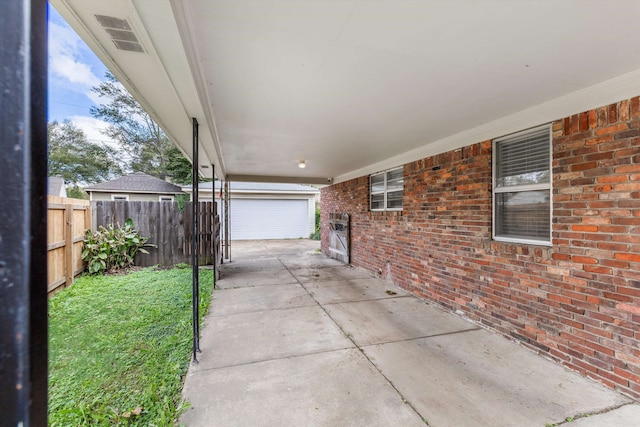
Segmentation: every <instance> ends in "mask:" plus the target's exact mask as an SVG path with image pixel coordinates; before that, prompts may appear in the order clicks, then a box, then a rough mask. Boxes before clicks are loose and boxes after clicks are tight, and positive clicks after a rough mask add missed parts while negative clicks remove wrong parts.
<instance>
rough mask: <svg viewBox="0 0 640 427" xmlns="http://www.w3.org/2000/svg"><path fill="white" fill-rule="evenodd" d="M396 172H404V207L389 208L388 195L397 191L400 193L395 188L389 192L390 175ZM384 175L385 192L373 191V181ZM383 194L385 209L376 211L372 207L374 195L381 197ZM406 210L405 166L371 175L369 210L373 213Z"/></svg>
mask: <svg viewBox="0 0 640 427" xmlns="http://www.w3.org/2000/svg"><path fill="white" fill-rule="evenodd" d="M395 171H401V172H402V200H401V201H402V206H400V207H398V208H389V207H387V206H388V198H387V195H388V193H394V192H396V191H400V190H398V189H397V188H394V189H392V190H389V186H388V181H389V180H388V175H389V173H391V172H395ZM379 175H382V176H383V177H384V180H383V190H380V191H375V192H374V191H373V185H372V180H373V177H374V176H379ZM380 194H383V203H384V208H382V209H374V208H373V207H372V204H373V203H372V202H373V196H374V195H380ZM403 209H404V166H399V167H395V168H391V169H387V170H384V171H381V172H376V173H374V174H371V175H369V210H370V211H371V212H387V211H389V212H401V211H402V210H403Z"/></svg>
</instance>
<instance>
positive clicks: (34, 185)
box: [0, 0, 48, 426]
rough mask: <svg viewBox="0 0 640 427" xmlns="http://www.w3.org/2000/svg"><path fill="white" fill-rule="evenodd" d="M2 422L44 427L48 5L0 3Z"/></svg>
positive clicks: (17, 0)
mask: <svg viewBox="0 0 640 427" xmlns="http://www.w3.org/2000/svg"><path fill="white" fill-rule="evenodd" d="M0 16H2V20H1V21H0V40H1V42H0V65H1V66H0V112H1V113H0V150H2V155H1V156H0V182H1V183H2V185H1V186H0V295H1V297H0V298H1V299H2V303H1V304H0V325H2V327H1V328H0V424H2V425H7V426H46V425H47V353H48V348H47V2H46V1H45V0H4V1H1V2H0Z"/></svg>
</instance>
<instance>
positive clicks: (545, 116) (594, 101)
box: [333, 70, 640, 183]
mask: <svg viewBox="0 0 640 427" xmlns="http://www.w3.org/2000/svg"><path fill="white" fill-rule="evenodd" d="M638 95H640V70H635V71H632V72H630V73H626V74H623V75H621V76H618V77H616V78H613V79H610V80H607V81H604V82H601V83H598V84H596V85H593V86H591V87H588V88H585V89H582V90H579V91H577V92H573V93H570V94H568V95H565V96H562V97H560V98H556V99H554V100H552V101H549V102H545V103H543V104H540V105H536V106H535V107H531V108H528V109H526V110H523V111H519V112H517V113H514V114H511V115H508V116H505V117H502V118H500V119H498V120H494V121H492V122H489V123H486V124H484V125H481V126H478V127H475V128H473V129H469V130H466V131H464V132H460V133H458V134H456V135H453V136H450V137H447V138H443V139H441V140H439V141H434V142H432V143H428V144H426V145H424V146H422V147H420V148H416V149H414V150H411V151H408V152H406V153H403V154H399V155H397V156H393V157H390V158H388V159H386V160H383V161H381V162H378V163H374V164H371V165H369V166H365V167H363V168H360V169H356V170H354V171H351V172H348V173H346V174H343V175H339V176H337V177H335V178H334V179H333V182H334V183H339V182H344V181H349V180H351V179H355V178H359V177H362V176H366V175H371V174H373V173H376V172H380V171H384V170H387V169H391V168H394V167H398V166H402V165H405V164H407V163H411V162H414V161H416V160H420V159H424V158H427V157H431V156H434V155H436V154H440V153H445V152H448V151H452V150H456V149H460V148H462V147H466V146H469V145H472V144H476V143H479V142H482V141H487V140H490V139H494V138H498V137H500V136H504V135H509V134H511V133H514V132H518V131H521V130H524V129H528V128H532V127H534V126H539V125H541V124H545V123H550V122H552V121H555V120H560V119H563V118H565V117H568V116H572V115H574V114H578V113H581V112H584V111H588V110H591V109H594V108H598V107H603V106H606V105H609V104H612V103H615V102H619V101H622V100H625V99H629V98H632V97H634V96H638Z"/></svg>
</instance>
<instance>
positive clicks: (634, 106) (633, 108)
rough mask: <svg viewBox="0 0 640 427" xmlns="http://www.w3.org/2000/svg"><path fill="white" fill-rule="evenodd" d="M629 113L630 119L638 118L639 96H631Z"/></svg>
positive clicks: (639, 111) (639, 113)
mask: <svg viewBox="0 0 640 427" xmlns="http://www.w3.org/2000/svg"><path fill="white" fill-rule="evenodd" d="M629 113H630V116H631V118H632V119H638V118H640V97H635V98H631V100H630V102H629Z"/></svg>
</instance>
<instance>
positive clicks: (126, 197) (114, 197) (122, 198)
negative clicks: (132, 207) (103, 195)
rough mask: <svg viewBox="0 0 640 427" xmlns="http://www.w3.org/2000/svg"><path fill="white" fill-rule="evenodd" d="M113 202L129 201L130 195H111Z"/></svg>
mask: <svg viewBox="0 0 640 427" xmlns="http://www.w3.org/2000/svg"><path fill="white" fill-rule="evenodd" d="M111 200H113V201H125V202H127V201H129V195H128V194H112V195H111Z"/></svg>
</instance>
